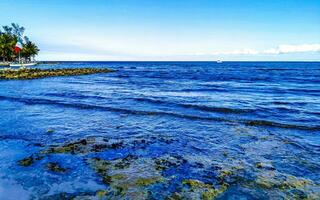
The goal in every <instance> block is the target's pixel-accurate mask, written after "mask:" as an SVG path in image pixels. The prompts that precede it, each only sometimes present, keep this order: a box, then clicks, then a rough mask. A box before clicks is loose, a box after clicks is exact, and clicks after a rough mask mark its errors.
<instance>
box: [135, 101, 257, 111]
mask: <svg viewBox="0 0 320 200" xmlns="http://www.w3.org/2000/svg"><path fill="white" fill-rule="evenodd" d="M130 99H133V100H136V101H143V102H149V103H156V104H170V105H174V106H180V107H183V108H192V109H196V110H201V111H210V112H217V113H224V114H228V113H233V114H240V113H250V112H255V110H253V109H237V108H226V107H214V106H205V105H198V104H183V103H174V102H167V101H162V100H158V99H157V100H156V99H150V98H130Z"/></svg>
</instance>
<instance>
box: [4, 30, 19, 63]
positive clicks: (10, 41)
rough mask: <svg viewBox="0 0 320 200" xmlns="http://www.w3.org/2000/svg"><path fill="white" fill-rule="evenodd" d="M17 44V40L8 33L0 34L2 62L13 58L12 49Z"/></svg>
mask: <svg viewBox="0 0 320 200" xmlns="http://www.w3.org/2000/svg"><path fill="white" fill-rule="evenodd" d="M16 43H17V38H16V37H15V36H14V35H11V34H8V33H1V34H0V56H1V57H2V59H3V61H4V62H5V61H6V60H7V61H11V60H12V59H13V58H14V51H13V49H14V47H15V45H16Z"/></svg>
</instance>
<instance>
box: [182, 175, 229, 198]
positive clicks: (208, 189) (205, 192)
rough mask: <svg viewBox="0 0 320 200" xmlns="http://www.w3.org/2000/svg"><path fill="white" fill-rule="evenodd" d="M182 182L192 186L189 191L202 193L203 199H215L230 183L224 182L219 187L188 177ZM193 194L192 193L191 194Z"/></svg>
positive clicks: (197, 193)
mask: <svg viewBox="0 0 320 200" xmlns="http://www.w3.org/2000/svg"><path fill="white" fill-rule="evenodd" d="M182 184H185V185H188V186H189V187H190V191H189V192H187V193H190V192H191V193H195V194H196V195H200V196H199V197H200V198H201V199H203V200H210V199H215V198H216V197H217V196H219V195H220V194H222V193H224V192H225V191H226V190H227V189H228V187H229V185H228V184H226V183H223V184H221V185H219V188H215V187H214V186H213V185H211V184H207V183H204V182H202V181H199V180H194V179H187V180H183V181H182ZM189 195H191V196H192V194H189Z"/></svg>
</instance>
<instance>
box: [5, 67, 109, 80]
mask: <svg viewBox="0 0 320 200" xmlns="http://www.w3.org/2000/svg"><path fill="white" fill-rule="evenodd" d="M113 71H114V70H111V69H100V68H64V69H38V68H22V69H6V70H0V80H1V79H38V78H45V77H53V76H78V75H88V74H97V73H109V72H113Z"/></svg>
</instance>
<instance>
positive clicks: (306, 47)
mask: <svg viewBox="0 0 320 200" xmlns="http://www.w3.org/2000/svg"><path fill="white" fill-rule="evenodd" d="M306 52H320V44H302V45H280V46H279V47H278V48H275V49H269V50H266V51H263V52H261V53H263V54H285V53H306Z"/></svg>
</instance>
